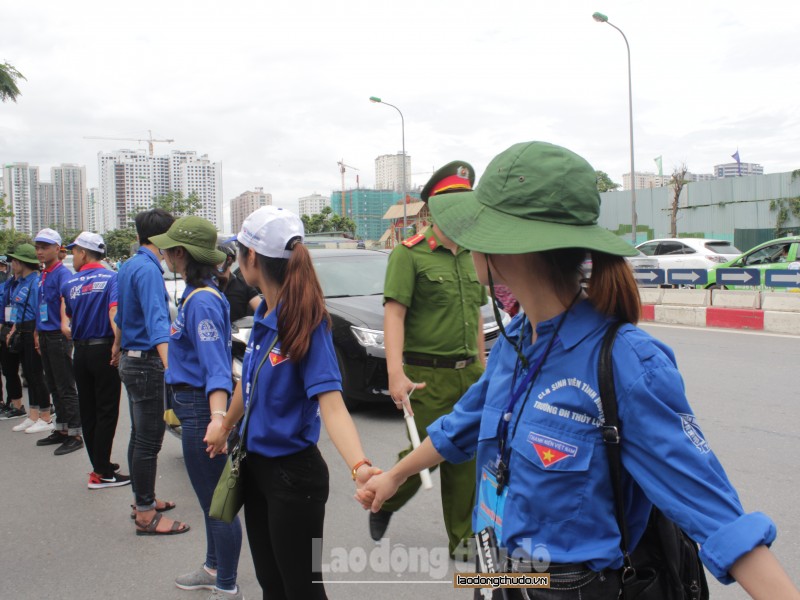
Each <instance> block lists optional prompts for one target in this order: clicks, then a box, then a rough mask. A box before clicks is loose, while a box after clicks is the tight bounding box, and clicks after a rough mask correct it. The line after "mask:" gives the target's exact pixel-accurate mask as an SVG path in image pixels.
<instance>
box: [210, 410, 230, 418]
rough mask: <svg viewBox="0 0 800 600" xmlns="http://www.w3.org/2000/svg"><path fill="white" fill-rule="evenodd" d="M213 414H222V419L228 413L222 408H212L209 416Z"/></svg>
mask: <svg viewBox="0 0 800 600" xmlns="http://www.w3.org/2000/svg"><path fill="white" fill-rule="evenodd" d="M214 415H222V418H223V419H224V418H225V417H227V416H228V413H227V412H226V411H224V410H212V411H211V416H212V417H213V416H214Z"/></svg>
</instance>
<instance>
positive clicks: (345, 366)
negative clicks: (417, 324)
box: [311, 249, 499, 408]
mask: <svg viewBox="0 0 800 600" xmlns="http://www.w3.org/2000/svg"><path fill="white" fill-rule="evenodd" d="M311 258H312V259H313V261H314V268H315V269H316V271H317V277H318V278H319V281H320V284H321V285H322V292H323V294H324V295H325V304H326V306H327V307H328V312H329V313H330V315H331V319H332V320H333V345H334V348H335V349H336V357H337V358H338V360H339V368H340V370H341V372H342V385H343V387H344V399H345V402H346V403H347V406H348V407H349V408H354V407H355V406H357V405H358V404H359V403H362V402H375V401H378V402H384V401H385V402H390V401H391V400H390V398H389V393H388V388H389V376H388V374H387V372H386V355H385V352H384V347H383V282H384V278H385V276H386V265H387V262H388V259H389V254H388V253H387V252H381V251H374V250H356V249H354V250H322V249H320V250H315V249H312V250H311ZM482 314H483V323H484V326H483V332H484V336H485V338H486V351H487V352H488V351H489V349H490V348H491V347H492V345H493V344H494V342H495V340H496V339H497V336H498V332H499V328H498V326H497V323H496V321H495V318H494V314H493V311H492V307H491V306H490V305H489V304H487V305H486V306H484V307H483V309H482Z"/></svg>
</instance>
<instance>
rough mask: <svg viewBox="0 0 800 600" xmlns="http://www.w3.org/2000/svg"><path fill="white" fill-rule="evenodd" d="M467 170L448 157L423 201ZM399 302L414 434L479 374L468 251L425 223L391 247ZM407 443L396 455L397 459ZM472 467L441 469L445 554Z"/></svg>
mask: <svg viewBox="0 0 800 600" xmlns="http://www.w3.org/2000/svg"><path fill="white" fill-rule="evenodd" d="M473 177H474V176H473V175H472V168H471V167H470V166H469V165H467V164H466V163H463V162H453V163H450V164H448V165H446V166H445V167H442V169H439V170H438V171H437V172H436V173H435V174H434V176H433V177H432V178H431V180H430V181H429V182H428V184H427V185H426V187H425V189H423V194H422V195H423V199H425V200H427V198H428V197H429V196H431V195H435V194H437V193H445V192H447V191H451V190H452V191H455V190H462V189H470V187H471V184H472V181H473ZM390 300H392V301H395V302H399V303H400V304H402V305H403V306H405V307H406V309H407V310H406V316H405V322H404V334H405V337H404V346H403V362H404V371H405V374H406V376H407V377H408V378H409V379H410V380H411V381H424V382H425V383H426V386H425V387H424V388H419V389H417V390H415V391H414V392H413V394H412V395H411V406H412V408H413V410H414V417H415V421H416V425H417V429H418V432H419V435H420V439H424V438H425V436H426V427H427V426H428V425H429V424H430V423H432V422H433V421H434V420H435V419H437V418H438V417H440V416H442V415H444V414H447V413H448V412H450V411H451V410H452V407H453V404H455V403H456V401H457V400H458V399H459V398H460V397H461V396H462V395H463V394H464V393H465V392H466V391H467V389H468V388H469V386H470V385H472V384H473V383H474V382H475V381H476V380H477V379H478V378H479V377H480V375H481V373H483V366H482V363H481V361H480V360H479V357H478V336H479V335H482V334H483V332H482V331H480V328H479V326H478V324H479V317H480V307H481V306H482V305H483V304H485V303H486V301H487V296H486V291H485V289H484V287H483V286H482V285H481V284H480V282H479V281H478V277H477V275H476V274H475V267H474V266H473V264H472V257H471V255H470V253H469V251H467V250H465V249H463V248H458V249H457V251H456V253H455V254H453V252H451V251H450V250H449V249H448V248H446V247H444V246H443V245H442V243H441V241H440V240H439V239H438V237H437V236H436V234H435V233H434V230H433V228H432V227H431V228H429V229H427V230H425V231H424V232H421V233H419V234H417V235H415V236H413V237H411V238H409V239H408V240H406V241H405V242H403V244H402V245H400V246H398V247H397V248H395V249H394V250H393V251H392V254H391V255H390V257H389V264H388V267H387V271H386V282H385V285H384V303H385V302H387V301H390ZM410 451H411V447H409V448H407V449H405V450H404V451H402V452H401V453H400V454H399V458H402V457H403V456H405V455H406V454H408V453H409V452H410ZM474 469H475V467H474V464H472V463H468V464H459V465H456V464H450V463H444V464H442V466H441V480H442V482H441V496H442V511H443V516H444V522H445V528H446V530H447V535H448V545H449V550H450V554H451V555H452V554H453V553H454V552H455V549H456V547H457V546H459V544H461V543H462V542H464V541H467V540H469V539H470V538H471V536H472V527H471V519H470V515H471V513H472V507H473V504H474V490H475V478H474V472H475V471H474ZM420 484H421V481H420V478H419V476H414V477H410V478H409V479H408V480H407V481H406V482H405V483H404V484H403V485H402V486H401V487H400V489H399V490H398V492H397V494H395V496H394V497H393V498H391V499H390V500H388V501H387V502H386V503H385V504H384V505H383V510H384V511H387V512H390V513H391V512H395V511H397V510H399V509H400V508H401V507H402V506H403V505H405V503H406V502H408V500H409V499H410V498H411V497H412V496H413V495H414V494H415V493H416V492H417V490H418V489H419V487H420Z"/></svg>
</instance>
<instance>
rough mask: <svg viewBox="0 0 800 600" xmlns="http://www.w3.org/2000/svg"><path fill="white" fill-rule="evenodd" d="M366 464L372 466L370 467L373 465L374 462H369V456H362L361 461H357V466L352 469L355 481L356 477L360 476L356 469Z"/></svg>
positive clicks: (351, 472)
mask: <svg viewBox="0 0 800 600" xmlns="http://www.w3.org/2000/svg"><path fill="white" fill-rule="evenodd" d="M364 465H368V466H370V467H371V466H372V463H371V462H369V459H367V458H362V459H361V460H360V461H358V462H357V463H356V466H355V467H353V470H352V471H350V474H351V475H352V476H353V481H355V480H356V478H357V477H358V476H357V475H356V471H358V470H359V469H360V468H361V467H363V466H364Z"/></svg>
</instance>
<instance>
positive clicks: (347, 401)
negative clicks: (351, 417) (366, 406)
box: [335, 348, 359, 412]
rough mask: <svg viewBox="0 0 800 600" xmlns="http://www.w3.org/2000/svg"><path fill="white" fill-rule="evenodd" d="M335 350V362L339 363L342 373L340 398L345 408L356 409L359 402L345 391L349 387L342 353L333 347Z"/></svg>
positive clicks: (351, 410)
mask: <svg viewBox="0 0 800 600" xmlns="http://www.w3.org/2000/svg"><path fill="white" fill-rule="evenodd" d="M335 352H336V362H337V363H339V372H340V373H341V374H342V398H343V399H344V405H345V406H346V407H347V410H349V411H350V412H353V411H355V410H356V409H358V405H359V402H358V400H356V399H354V398H352V397H350V396H349V395H348V393H347V392H348V390H349V389H350V387H349V386H348V380H347V371H345V368H344V360H343V359H342V353H341V352H340V351H339V349H338V348H335Z"/></svg>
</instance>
